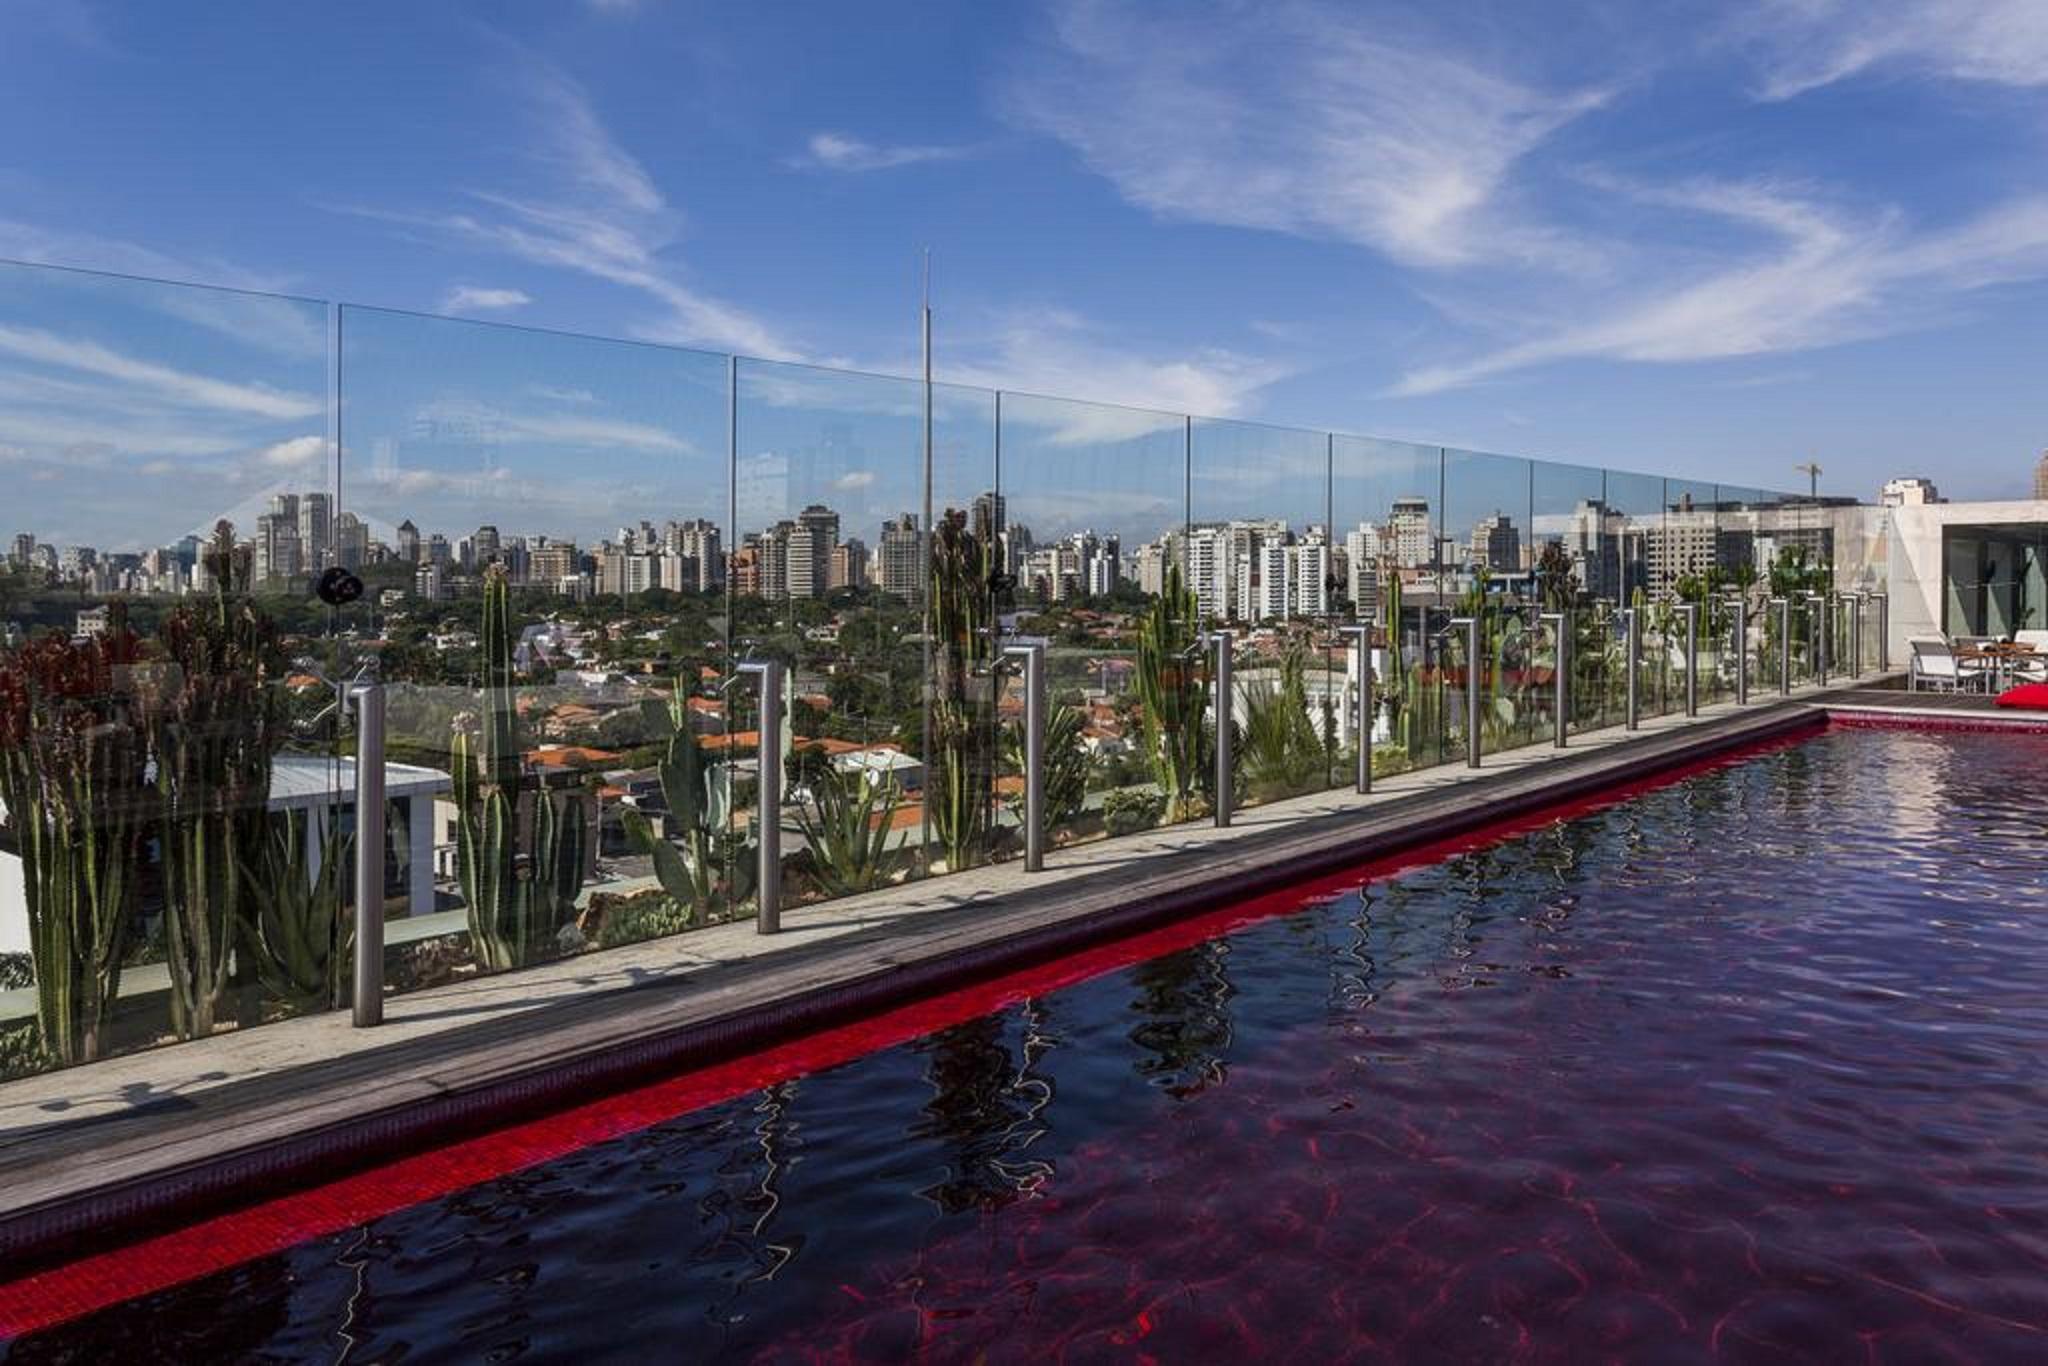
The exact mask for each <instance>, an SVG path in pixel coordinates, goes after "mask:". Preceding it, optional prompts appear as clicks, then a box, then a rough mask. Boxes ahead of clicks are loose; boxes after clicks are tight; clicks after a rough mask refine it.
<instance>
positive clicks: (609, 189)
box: [343, 45, 798, 360]
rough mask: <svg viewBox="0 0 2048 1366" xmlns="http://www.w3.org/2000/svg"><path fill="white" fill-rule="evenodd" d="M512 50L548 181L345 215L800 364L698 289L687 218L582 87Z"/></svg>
mask: <svg viewBox="0 0 2048 1366" xmlns="http://www.w3.org/2000/svg"><path fill="white" fill-rule="evenodd" d="M507 50H508V51H509V52H512V54H513V56H512V59H511V60H512V64H513V66H514V68H515V75H516V80H517V85H518V88H519V90H520V92H521V97H522V98H523V99H524V101H525V102H526V104H527V106H528V111H529V113H530V115H531V119H530V125H531V128H532V134H531V139H530V141H529V143H528V144H527V148H526V150H527V152H528V154H529V156H530V157H531V159H532V161H533V162H534V164H535V165H536V166H537V167H539V168H541V169H542V170H543V171H544V172H545V174H543V175H541V176H538V177H536V178H535V183H534V184H533V185H532V186H530V187H529V188H528V189H526V190H525V191H523V192H521V193H518V194H507V193H503V192H501V191H497V190H490V189H480V190H471V191H469V192H468V193H467V194H466V196H465V198H466V199H467V200H468V202H469V205H470V207H469V208H467V209H460V210H455V209H443V210H438V211H418V210H412V209H393V208H388V207H381V206H364V205H355V206H349V207H347V208H345V209H344V210H343V211H345V212H350V213H354V214H357V215H360V216H363V217H368V218H372V219H378V220H382V221H386V222H392V223H398V224H403V225H405V226H407V227H410V228H415V229H421V228H423V229H427V230H430V231H433V232H436V233H439V234H442V235H445V236H449V237H453V238H456V239H458V240H461V241H464V242H468V243H470V244H472V245H475V246H480V247H483V248H485V249H487V250H490V251H495V252H500V253H503V254H505V255H507V256H511V257H514V258H516V259H518V260H522V261H527V262H531V263H533V264H536V265H542V266H548V267H551V268H554V269H559V270H567V271H573V272H575V273H577V274H581V275H587V276H590V277H592V278H594V279H598V280H603V281H605V282H607V283H609V284H614V285H618V286H620V287H622V288H625V289H629V290H634V291H636V292H638V293H640V294H642V295H643V296H645V297H646V298H648V299H649V300H651V301H652V302H653V303H654V304H655V305H656V312H655V314H654V315H653V316H652V317H651V318H647V319H643V320H641V321H640V322H638V323H636V324H634V325H633V326H631V327H630V328H629V329H628V330H629V331H631V332H632V333H633V334H634V335H635V336H637V337H639V338H641V339H643V340H646V341H657V342H665V343H669V344H672V345H677V346H703V347H715V348H718V349H721V350H733V351H740V352H744V353H746V354H748V355H754V356H761V357H763V358H766V359H769V360H786V359H796V358H797V354H798V353H797V351H796V349H795V348H794V347H792V346H791V345H789V344H788V343H786V342H785V341H783V339H782V338H781V337H780V335H779V334H778V333H777V332H776V330H775V329H774V328H772V327H771V326H769V325H768V324H767V323H766V322H764V321H762V320H761V319H759V318H757V317H755V316H754V315H753V314H751V313H749V312H748V311H747V310H745V309H743V308H740V307H738V306H737V305H734V304H730V303H727V302H725V301H724V300H721V299H718V298H716V297H714V296H712V295H711V294H709V293H707V292H706V291H704V290H702V289H700V288H698V287H697V286H696V285H695V284H694V283H692V282H691V281H690V280H689V279H688V278H687V276H686V274H685V273H684V272H683V271H682V270H681V269H680V268H679V267H678V266H677V264H676V263H675V261H674V259H673V257H672V254H671V249H672V248H673V246H674V245H675V241H676V237H677V232H678V227H679V224H680V219H681V215H680V214H679V213H678V212H677V211H676V210H675V209H674V207H673V206H671V205H670V204H669V202H668V200H667V199H666V198H665V197H664V196H663V194H662V193H661V190H660V189H659V188H658V187H657V186H656V184H655V182H654V179H653V177H652V176H651V175H649V174H648V171H647V169H646V167H644V166H643V165H641V163H640V162H639V160H638V159H636V158H635V157H634V156H633V155H632V154H631V153H630V152H628V151H627V150H626V149H625V148H624V147H622V146H621V145H620V144H619V142H618V141H617V139H615V138H614V137H613V136H612V135H611V132H610V130H608V129H607V128H606V127H605V125H604V122H603V120H602V119H601V118H599V117H598V114H597V111H596V109H595V108H594V107H593V105H592V104H591V101H590V97H589V95H588V93H586V92H585V91H584V89H583V87H582V86H580V85H579V84H577V83H576V81H574V80H573V79H571V78H570V77H569V76H568V75H567V74H566V73H565V72H563V71H561V70H559V69H558V68H556V67H555V66H553V65H552V64H550V63H548V62H545V61H543V60H541V59H540V58H538V57H535V56H532V55H531V54H528V53H524V52H521V51H518V50H516V49H512V48H510V47H509V45H508V47H507Z"/></svg>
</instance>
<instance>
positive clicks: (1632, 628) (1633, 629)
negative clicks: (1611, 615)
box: [1621, 607, 1643, 730]
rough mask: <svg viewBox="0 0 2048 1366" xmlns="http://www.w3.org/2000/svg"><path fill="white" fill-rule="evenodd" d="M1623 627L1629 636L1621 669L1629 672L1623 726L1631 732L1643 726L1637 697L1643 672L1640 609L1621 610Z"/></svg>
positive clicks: (1624, 647)
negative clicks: (1638, 684) (1626, 705)
mask: <svg viewBox="0 0 2048 1366" xmlns="http://www.w3.org/2000/svg"><path fill="white" fill-rule="evenodd" d="M1621 619H1622V625H1623V627H1624V628H1625V629H1626V630H1627V632H1628V634H1627V635H1626V636H1625V637H1623V639H1624V640H1625V641H1626V644H1625V645H1624V646H1623V648H1622V659H1621V667H1622V668H1624V669H1626V670H1627V671H1628V713H1627V714H1626V715H1625V716H1624V717H1623V718H1622V725H1623V726H1624V727H1626V728H1627V729H1629V730H1637V729H1640V728H1641V726H1642V712H1641V708H1640V706H1639V699H1638V698H1637V695H1636V688H1637V680H1638V676H1639V675H1640V674H1641V673H1642V671H1643V633H1642V630H1641V627H1642V621H1643V613H1642V609H1641V608H1639V607H1624V608H1622V609H1621Z"/></svg>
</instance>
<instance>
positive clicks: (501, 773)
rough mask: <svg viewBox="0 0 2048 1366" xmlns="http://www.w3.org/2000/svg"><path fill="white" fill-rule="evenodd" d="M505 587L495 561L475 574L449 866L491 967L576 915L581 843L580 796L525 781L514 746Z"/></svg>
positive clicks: (479, 950)
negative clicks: (469, 695) (470, 693)
mask: <svg viewBox="0 0 2048 1366" xmlns="http://www.w3.org/2000/svg"><path fill="white" fill-rule="evenodd" d="M512 649H513V639H512V612H511V586H510V583H509V581H508V580H507V578H506V575H505V569H504V566H503V565H498V564H493V565H492V566H490V568H488V569H486V570H485V571H484V583H483V632H482V639H481V641H480V650H481V653H482V656H483V665H484V686H483V689H482V692H481V700H482V716H481V718H480V722H479V727H478V729H479V731H480V737H479V739H478V741H477V742H476V743H475V744H474V745H473V744H472V742H471V740H470V737H469V735H468V734H467V733H466V732H464V731H459V730H458V731H457V732H456V734H455V736H454V739H453V743H452V745H451V760H452V762H451V767H452V768H453V770H454V778H455V793H454V796H455V809H456V826H455V845H456V863H457V867H458V872H459V876H460V879H461V882H462V893H463V898H464V900H465V901H466V902H467V903H468V909H469V937H470V945H471V948H472V950H473V951H474V953H475V954H476V957H477V961H478V962H479V963H481V964H482V965H483V966H484V967H486V968H490V969H492V970H501V969H505V968H517V967H524V966H525V965H526V964H528V963H531V962H534V961H536V960H538V959H540V958H542V957H545V956H547V955H549V954H551V953H553V952H554V951H555V950H556V948H557V947H558V945H559V943H560V939H561V932H562V929H563V927H564V926H566V925H569V924H571V923H573V922H574V920H575V918H576V895H577V893H578V892H579V891H580V890H581V889H582V885H583V865H584V859H585V856H586V853H587V851H588V847H589V819H588V814H587V812H586V810H585V802H584V799H583V798H582V796H580V795H579V794H576V793H562V794H556V793H551V792H549V791H548V790H547V788H546V787H545V786H544V785H542V784H539V783H530V782H529V781H528V779H527V776H526V772H525V764H524V761H523V759H522V756H521V754H520V749H519V718H518V710H517V699H516V697H515V695H514V690H513V677H514V675H513V665H512Z"/></svg>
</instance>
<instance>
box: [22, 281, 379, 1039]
mask: <svg viewBox="0 0 2048 1366" xmlns="http://www.w3.org/2000/svg"><path fill="white" fill-rule="evenodd" d="M330 331H331V321H330V317H329V314H328V311H327V308H326V306H325V305H322V304H318V303H313V302H310V301H306V300H299V299H289V298H281V297H276V296H271V295H262V294H253V293H244V292H237V291H229V290H214V289H202V288H195V287H190V286H183V285H168V284H159V283H155V282H150V281H141V280H133V279H127V278H119V277H112V276H102V275H94V274H90V273H86V272H77V271H65V270H56V269H50V268H44V267H32V266H15V265H5V266H0V466H4V474H5V478H4V482H0V487H4V488H5V490H6V498H5V505H6V509H7V513H8V515H9V523H10V524H9V525H8V526H7V527H6V528H5V531H6V533H7V534H8V536H9V537H10V539H9V541H8V543H7V546H6V550H7V554H6V557H5V559H4V561H0V1078H4V1077H8V1076H17V1075H22V1074H25V1073H28V1072H34V1071H39V1070H42V1069H44V1068H48V1067H53V1066H65V1065H69V1064H73V1063H79V1062H86V1061H91V1060H93V1059H96V1058H103V1057H107V1056H110V1055H113V1054H117V1053H123V1052H128V1051H131V1050H134V1049H138V1048H145V1047H149V1046H151V1045H154V1044H158V1043H163V1042H170V1041H174V1040H182V1039H191V1038H198V1037H203V1036H205V1035H208V1034H212V1033H216V1032H220V1031H223V1030H227V1029H234V1028H243V1027H248V1026H251V1025H256V1024H260V1023H262V1022H264V1021H266V1020H272V1019H276V1018H279V1017H281V1016H285V1015H290V1014H295V1013H301V1012H305V1011H314V1010H323V1009H327V1008H330V1007H331V1006H333V1005H334V1004H336V1003H337V1001H338V1000H339V992H340V990H341V984H342V983H343V982H344V981H345V978H346V972H345V963H346V955H347V951H348V948H347V945H348V938H347V911H346V904H347V901H348V899H349V898H350V897H351V895H352V890H351V889H350V888H349V886H348V885H347V883H346V881H345V876H344V875H345V870H346V846H345V844H344V843H343V842H342V841H343V840H344V838H345V832H344V829H343V825H344V821H345V817H346V814H347V799H346V795H345V787H344V785H343V783H342V781H341V778H342V775H341V770H340V766H339V765H338V763H337V750H336V739H335V737H336V734H337V728H336V725H335V718H334V716H333V714H332V712H331V711H329V710H328V704H329V702H330V701H331V700H332V693H331V690H330V689H329V688H328V686H327V685H326V683H325V682H324V681H322V680H321V679H320V678H319V677H317V676H316V673H315V672H314V671H311V670H308V669H307V668H304V667H301V665H300V664H299V663H298V660H300V659H302V658H306V659H310V658H312V657H315V656H323V655H325V654H326V653H327V652H328V650H329V649H330V647H331V637H332V634H333V630H334V617H333V613H332V610H331V609H330V608H328V607H327V606H325V605H323V604H322V603H320V602H319V601H318V600H316V599H315V598H314V597H313V595H312V592H311V588H312V585H313V583H314V581H315V580H316V578H317V576H318V574H319V573H320V572H321V571H322V570H323V569H324V568H325V567H327V566H329V565H331V564H332V563H333V555H334V550H333V541H332V536H333V533H334V530H335V523H334V517H333V513H334V492H335V466H334V459H333V447H332V443H331V440H330V424H331V420H332V414H331V412H330V408H329V404H328V399H327V393H328V368H329V336H330Z"/></svg>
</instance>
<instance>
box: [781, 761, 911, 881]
mask: <svg viewBox="0 0 2048 1366" xmlns="http://www.w3.org/2000/svg"><path fill="white" fill-rule="evenodd" d="M899 795H900V792H899V789H898V788H897V785H896V780H895V779H894V778H893V777H884V778H880V779H876V778H873V777H871V776H869V775H867V774H861V773H842V772H839V771H838V770H836V769H828V770H826V772H825V773H824V774H823V775H821V776H820V777H819V779H818V780H817V781H816V782H814V783H813V784H812V785H811V800H810V802H809V803H808V804H807V805H806V806H799V807H798V808H797V824H798V825H800V826H801V827H802V828H803V832H804V843H805V845H806V846H807V847H808V848H809V850H810V855H811V871H812V874H813V875H814V876H815V877H816V878H817V881H818V887H819V889H820V890H822V891H823V892H824V893H825V894H826V895H827V896H846V895H848V894H850V893H853V892H865V891H868V890H870V889H871V888H874V887H879V886H881V884H882V882H883V881H884V879H885V878H887V876H888V872H889V861H890V860H889V841H890V837H891V836H892V835H893V834H894V832H893V831H892V830H891V829H890V821H889V818H890V816H892V815H893V814H894V813H895V810H896V802H897V798H898V796H899Z"/></svg>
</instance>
